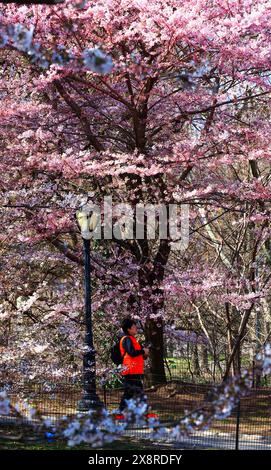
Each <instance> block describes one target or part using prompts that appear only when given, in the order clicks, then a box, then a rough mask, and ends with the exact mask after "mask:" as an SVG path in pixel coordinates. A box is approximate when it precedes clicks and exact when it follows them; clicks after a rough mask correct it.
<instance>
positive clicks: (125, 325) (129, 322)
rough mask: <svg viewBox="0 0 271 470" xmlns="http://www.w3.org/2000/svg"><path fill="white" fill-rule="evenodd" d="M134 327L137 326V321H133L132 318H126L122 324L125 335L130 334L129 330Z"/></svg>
mask: <svg viewBox="0 0 271 470" xmlns="http://www.w3.org/2000/svg"><path fill="white" fill-rule="evenodd" d="M133 325H136V321H135V320H133V319H132V318H130V317H128V318H125V319H124V320H123V322H122V324H121V327H122V329H123V331H124V333H125V334H127V333H128V329H129V328H131V327H132V326H133Z"/></svg>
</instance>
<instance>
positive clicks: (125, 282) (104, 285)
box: [0, 0, 271, 382]
mask: <svg viewBox="0 0 271 470" xmlns="http://www.w3.org/2000/svg"><path fill="white" fill-rule="evenodd" d="M2 10H3V13H4V16H3V17H2V18H1V24H3V25H4V26H5V25H12V24H13V25H17V24H20V25H23V27H25V28H26V29H27V30H28V31H31V32H32V33H31V37H28V38H29V41H30V42H29V44H28V46H29V47H30V46H31V44H34V43H35V44H38V45H40V46H37V47H40V48H42V50H46V51H54V53H55V51H56V47H57V48H58V49H57V51H58V55H57V56H56V53H55V55H54V60H53V61H52V63H51V62H50V61H48V60H47V59H45V60H46V61H47V62H46V67H44V66H42V64H41V63H40V62H39V61H34V60H32V59H33V57H32V56H31V54H28V52H27V48H22V49H20V48H18V44H17V46H16V44H15V45H14V44H13V43H12V41H9V40H5V41H3V48H2V49H1V50H0V52H1V63H2V71H1V111H0V112H1V124H2V125H1V128H2V131H1V132H2V136H1V150H2V157H1V162H0V166H1V179H0V183H1V199H2V217H1V224H2V231H1V241H2V243H3V246H4V250H5V253H4V266H5V270H4V274H3V276H4V279H8V278H9V281H8V280H7V281H6V282H7V283H8V284H7V285H8V286H13V285H14V280H12V279H10V277H11V276H9V273H8V270H9V269H10V264H12V266H13V264H14V269H15V270H16V265H17V266H18V265H19V264H20V259H21V258H20V257H21V255H20V253H19V252H18V250H19V249H20V247H22V246H23V247H24V249H25V250H26V251H27V250H29V251H30V252H32V253H33V256H35V258H36V259H39V256H41V257H42V258H43V259H44V258H46V257H47V256H48V250H49V251H50V253H51V254H52V257H54V256H56V258H58V259H60V258H59V257H61V260H62V262H63V264H64V263H65V265H67V270H69V269H70V270H71V272H72V273H73V274H72V275H73V276H74V279H77V280H78V268H79V267H80V266H81V265H82V256H81V244H80V237H79V235H78V232H77V229H76V226H75V222H74V218H73V214H74V210H75V208H76V206H77V204H78V203H80V202H84V201H86V200H87V199H88V197H91V198H92V200H93V202H95V203H96V204H97V205H99V206H102V205H103V201H104V198H105V197H108V196H110V197H112V200H113V203H114V204H116V203H128V204H129V205H130V206H131V207H132V208H133V209H134V208H135V207H136V205H138V204H144V205H147V204H154V205H161V204H164V205H165V207H166V220H167V222H166V226H167V225H168V224H169V219H170V207H171V206H170V205H172V204H176V203H178V204H182V206H187V205H189V207H190V244H189V247H188V249H187V251H186V252H184V253H182V252H179V253H178V252H177V250H175V244H176V239H175V240H174V239H172V238H170V236H169V234H168V236H167V237H166V238H160V239H159V238H158V237H156V239H147V238H146V237H145V238H144V239H136V238H135V237H134V238H128V239H126V238H125V237H123V238H122V239H120V238H118V237H117V236H115V235H114V233H113V236H112V239H111V240H95V241H93V255H92V260H93V265H94V269H95V276H96V277H95V281H94V282H95V289H96V290H95V296H96V298H95V301H94V309H95V310H96V311H97V312H99V311H102V312H104V317H103V318H104V322H110V324H111V325H116V327H117V326H118V325H119V324H120V320H121V318H122V316H124V315H125V314H126V313H127V312H130V313H131V314H132V315H134V316H135V317H136V318H138V319H140V320H141V321H142V323H143V326H144V333H145V338H146V342H147V343H149V344H150V345H151V350H150V351H151V352H150V373H151V376H152V381H153V382H155V381H164V380H165V371H164V363H163V351H164V328H165V324H166V323H167V319H168V316H170V318H171V323H174V321H175V322H176V321H177V319H178V318H181V317H182V314H183V311H184V309H185V308H186V307H187V306H188V305H189V308H190V306H191V302H194V308H195V311H196V312H199V313H200V315H201V312H200V311H198V310H197V309H198V308H199V301H202V299H204V301H206V299H207V298H208V299H209V297H210V296H211V299H212V308H214V309H216V308H217V306H218V305H220V304H221V302H222V303H223V305H224V307H225V311H224V313H223V314H222V315H224V317H226V322H227V325H228V332H227V333H228V338H229V349H230V357H229V363H228V368H227V371H226V372H227V373H228V372H229V370H230V368H231V366H232V362H233V360H234V358H235V357H236V352H237V350H238V348H239V347H240V344H241V342H242V340H243V338H244V335H245V332H246V328H247V325H248V321H249V319H250V318H251V315H252V312H253V308H254V305H255V304H256V303H257V302H259V299H265V300H267V292H268V288H269V284H270V279H269V270H270V265H269V264H268V263H269V261H268V260H269V251H268V250H269V226H268V221H269V211H270V205H269V203H270V195H271V190H270V170H269V163H270V143H269V134H270V123H269V121H268V119H267V118H268V117H269V116H270V91H271V89H270V27H269V25H270V16H271V7H270V2H268V1H267V0H258V1H253V0H238V1H237V0H232V1H230V2H229V1H215V0H210V1H207V2H206V1H203V0H197V1H196V0H195V1H191V0H190V1H184V2H182V3H181V4H180V2H179V1H177V0H166V1H161V0H151V1H150V0H148V1H145V0H129V1H128V0H118V1H117V0H104V1H94V2H85V3H84V4H83V5H82V6H81V7H80V8H74V3H73V2H72V1H66V2H65V3H64V4H63V6H61V7H60V6H59V5H58V6H57V7H55V8H52V7H50V8H49V7H47V6H29V7H22V8H20V7H18V6H14V5H9V6H4V7H3V8H2ZM13 31H14V30H13ZM60 41H61V43H60ZM15 46H16V47H15ZM62 51H68V53H69V55H71V56H72V57H73V60H71V61H70V60H68V62H67V61H66V60H65V54H64V53H62ZM93 51H95V52H93ZM50 57H52V56H50ZM104 57H112V64H111V65H110V67H109V66H108V62H107V61H105V60H104ZM99 59H100V62H101V68H100V69H99V70H97V69H95V67H93V63H94V62H95V64H97V63H99ZM104 64H105V65H104ZM43 65H44V64H43ZM112 65H113V67H112ZM157 217H158V214H157ZM244 218H245V219H246V220H245V223H244ZM233 223H234V224H235V226H234V227H236V230H235V228H234V229H233ZM236 237H237V238H236ZM233 242H234V243H233ZM244 245H246V246H245V249H244V251H242V250H243V248H244ZM206 247H207V248H208V249H207V248H206ZM14 253H16V261H15V260H14V259H12V260H11V258H14V256H12V255H13V254H14ZM203 253H205V254H204V255H203ZM262 255H263V256H264V260H265V261H264V262H263V264H262V265H261V266H262V268H261V269H262V270H266V275H265V276H263V278H262V279H263V281H262V283H261V285H260V286H259V285H258V286H257V288H256V287H255V282H256V279H255V276H256V274H255V272H256V271H255V263H256V264H257V260H258V259H259V256H262ZM23 256H26V255H25V254H23V255H22V257H23ZM213 256H215V257H216V263H215V265H214V261H213V258H212V257H213ZM64 260H65V261H64ZM26 264H27V262H26ZM68 265H71V266H73V267H72V268H68ZM65 269H66V268H65ZM80 273H81V270H80ZM20 274H21V275H22V276H23V271H22V273H18V275H17V274H16V277H15V279H16V289H15V290H16V291H17V290H19V288H20V287H21V285H22V277H20ZM38 277H39V276H38ZM26 281H27V282H29V278H27V279H26ZM32 290H33V289H31V293H30V295H33V294H34V293H35V292H36V289H34V292H32ZM5 292H6V294H5V295H6V296H7V297H8V298H10V296H11V295H12V294H11V293H10V292H9V289H8V288H6V290H5ZM17 294H18V293H16V295H17ZM76 295H77V299H78V302H79V304H80V301H79V292H77V294H76ZM173 296H175V300H174V303H175V309H174V310H173V312H174V313H173V316H174V317H175V318H173V322H172V314H170V315H169V310H170V309H169V308H168V306H169V305H172V304H170V302H173V300H170V299H172V297H173ZM7 301H8V300H5V302H7ZM261 301H262V300H261ZM59 303H60V304H61V302H60V299H59ZM229 308H230V309H231V310H230V311H229ZM234 309H235V310H234ZM12 311H13V313H16V310H14V309H13V310H12ZM57 311H58V307H56V312H57ZM200 318H201V316H199V317H198V319H200ZM234 318H236V319H237V323H238V320H240V321H239V326H237V325H235V326H234V331H233V322H234ZM202 325H203V331H204V322H202V321H201V327H202ZM206 336H208V332H207V335H206ZM237 368H238V367H237Z"/></svg>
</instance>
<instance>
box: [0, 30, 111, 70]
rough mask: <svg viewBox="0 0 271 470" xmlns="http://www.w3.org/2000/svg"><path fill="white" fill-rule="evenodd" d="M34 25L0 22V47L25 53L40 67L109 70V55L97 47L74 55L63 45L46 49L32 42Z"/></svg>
mask: <svg viewBox="0 0 271 470" xmlns="http://www.w3.org/2000/svg"><path fill="white" fill-rule="evenodd" d="M34 29H35V28H34V25H31V27H30V28H29V29H28V28H26V27H25V26H23V25H21V24H20V23H17V24H14V25H13V24H10V25H7V26H6V25H4V24H2V23H1V22H0V48H3V47H7V46H11V47H13V48H15V49H17V50H18V51H20V52H24V53H26V54H27V55H28V56H29V58H30V61H31V62H32V63H33V64H36V65H38V66H39V67H41V68H42V69H48V68H49V67H50V65H53V64H54V65H59V66H62V67H65V66H74V67H79V68H82V67H85V68H86V69H87V70H91V71H92V72H96V73H99V74H106V73H109V72H111V70H112V68H113V61H112V57H111V56H110V55H107V54H105V53H104V52H103V51H101V50H100V49H99V48H92V49H84V50H83V52H82V54H81V56H78V57H77V56H75V55H74V54H73V53H71V52H70V51H68V50H67V49H66V48H65V47H64V46H62V45H59V46H57V47H56V49H53V50H46V49H43V48H42V47H41V45H40V44H39V43H34V42H33V34H34Z"/></svg>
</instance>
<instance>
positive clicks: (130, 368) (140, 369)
mask: <svg viewBox="0 0 271 470" xmlns="http://www.w3.org/2000/svg"><path fill="white" fill-rule="evenodd" d="M125 338H127V336H123V337H122V338H121V340H120V352H121V355H122V357H123V360H122V365H123V366H125V370H124V371H122V372H121V375H127V374H144V359H143V355H142V354H141V355H140V356H137V357H132V356H129V354H128V353H127V352H126V351H125V349H124V347H123V346H122V343H123V340H124V339H125ZM128 338H130V340H131V341H132V343H133V346H134V348H135V349H136V350H139V349H142V348H141V346H140V344H139V342H138V341H137V340H136V339H135V337H134V336H128Z"/></svg>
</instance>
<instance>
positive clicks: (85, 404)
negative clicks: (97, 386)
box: [77, 393, 104, 411]
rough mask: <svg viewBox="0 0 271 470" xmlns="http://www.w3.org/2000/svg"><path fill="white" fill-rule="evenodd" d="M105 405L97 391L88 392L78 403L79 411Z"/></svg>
mask: <svg viewBox="0 0 271 470" xmlns="http://www.w3.org/2000/svg"><path fill="white" fill-rule="evenodd" d="M103 407H104V403H103V402H102V401H101V400H100V398H99V397H98V395H97V394H96V393H86V394H84V396H83V397H82V398H81V400H80V401H79V402H78V404H77V410H78V411H89V410H93V409H100V408H103Z"/></svg>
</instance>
